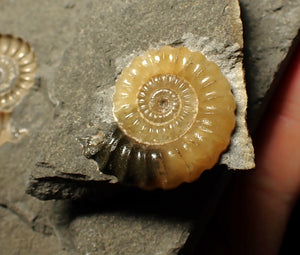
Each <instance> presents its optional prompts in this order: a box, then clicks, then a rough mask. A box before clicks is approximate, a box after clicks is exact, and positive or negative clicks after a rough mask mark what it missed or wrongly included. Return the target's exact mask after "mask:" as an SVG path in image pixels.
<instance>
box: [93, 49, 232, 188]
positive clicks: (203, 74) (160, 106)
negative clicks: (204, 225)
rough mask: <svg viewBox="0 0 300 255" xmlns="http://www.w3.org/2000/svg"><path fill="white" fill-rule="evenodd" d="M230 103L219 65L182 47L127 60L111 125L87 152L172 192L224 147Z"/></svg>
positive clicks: (107, 169) (124, 177) (107, 166)
mask: <svg viewBox="0 0 300 255" xmlns="http://www.w3.org/2000/svg"><path fill="white" fill-rule="evenodd" d="M235 108H236V104H235V100H234V96H233V94H232V92H231V86H230V84H229V82H228V81H227V79H226V78H225V77H224V75H223V74H222V73H221V71H220V69H219V67H218V66H217V65H216V64H215V63H213V62H211V61H208V60H207V59H206V58H205V57H204V56H203V55H202V54H201V53H199V52H192V51H190V50H189V49H187V48H185V47H179V48H172V47H170V46H165V47H163V48H161V49H158V50H157V49H152V50H149V51H147V52H146V53H144V54H143V55H141V56H138V57H136V58H135V59H133V61H132V62H131V64H130V65H129V66H128V67H126V68H124V69H123V71H122V74H121V77H120V78H119V79H118V80H117V82H116V84H115V94H114V96H113V113H112V114H113V115H114V119H115V124H114V125H112V128H111V130H110V131H109V132H107V133H106V134H105V136H104V137H103V138H102V139H101V141H100V142H99V143H98V145H97V146H98V149H97V150H96V151H97V153H96V154H95V155H93V156H92V157H93V158H94V159H95V160H96V161H97V162H98V165H99V168H100V170H101V171H102V172H103V173H106V174H111V175H114V176H116V177H117V178H118V180H119V181H120V182H121V183H124V184H129V185H134V186H138V187H140V188H142V189H147V190H151V189H155V188H162V189H172V188H175V187H177V186H179V185H180V184H181V183H183V182H188V183H189V182H193V181H195V180H196V179H197V178H199V176H200V175H201V173H202V172H203V171H204V170H206V169H210V168H212V167H213V166H214V165H215V164H216V163H217V162H218V161H219V158H220V155H221V154H222V153H223V152H224V151H225V150H226V149H227V147H228V146H229V144H230V140H231V134H232V132H233V130H234V127H235Z"/></svg>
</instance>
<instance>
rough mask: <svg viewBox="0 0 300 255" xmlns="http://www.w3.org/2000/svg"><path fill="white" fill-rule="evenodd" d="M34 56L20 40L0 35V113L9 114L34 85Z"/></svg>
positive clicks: (28, 47) (30, 49) (28, 46)
mask: <svg viewBox="0 0 300 255" xmlns="http://www.w3.org/2000/svg"><path fill="white" fill-rule="evenodd" d="M36 68H37V65H36V59H35V54H34V52H33V50H32V48H31V47H30V45H29V44H28V43H27V42H25V41H24V40H23V39H21V38H17V37H14V36H12V35H2V34H0V111H2V112H10V111H12V110H13V108H14V107H15V106H16V105H17V104H18V103H20V101H21V100H22V98H23V97H24V96H25V95H26V94H27V93H28V90H29V89H30V88H31V86H32V85H33V84H34V78H35V71H36Z"/></svg>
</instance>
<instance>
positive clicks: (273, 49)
mask: <svg viewBox="0 0 300 255" xmlns="http://www.w3.org/2000/svg"><path fill="white" fill-rule="evenodd" d="M240 3H241V10H242V18H243V24H244V38H245V70H246V81H247V90H248V95H249V109H248V124H249V126H250V128H251V129H254V128H255V127H256V126H257V124H258V121H259V117H258V116H261V113H262V107H263V106H264V105H263V104H264V98H265V95H266V94H267V93H268V92H269V90H270V87H271V85H272V83H273V81H274V79H275V77H276V75H277V74H278V71H279V68H280V67H281V64H282V62H283V61H284V60H285V58H286V57H287V54H288V52H289V49H290V48H291V46H292V44H293V40H294V39H295V38H296V36H297V34H298V33H299V29H300V15H299V13H300V0H261V1H251V0H240Z"/></svg>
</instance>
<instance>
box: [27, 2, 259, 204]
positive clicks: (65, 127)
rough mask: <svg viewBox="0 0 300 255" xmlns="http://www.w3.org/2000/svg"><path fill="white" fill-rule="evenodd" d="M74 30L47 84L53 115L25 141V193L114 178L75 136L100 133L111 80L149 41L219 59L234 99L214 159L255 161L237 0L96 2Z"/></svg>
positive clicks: (239, 164) (82, 189)
mask: <svg viewBox="0 0 300 255" xmlns="http://www.w3.org/2000/svg"><path fill="white" fill-rule="evenodd" d="M78 31H79V33H78V36H77V37H76V38H74V42H73V44H72V45H71V46H70V47H69V48H68V49H67V50H66V51H65V53H64V57H63V59H62V62H61V64H60V66H59V67H58V68H57V71H56V73H55V82H54V83H53V84H52V85H53V86H52V87H51V89H50V90H51V91H53V98H54V101H56V102H58V104H57V107H56V116H55V118H53V119H52V120H51V121H49V122H48V125H46V126H45V127H44V129H43V130H42V131H41V132H40V133H39V134H37V135H36V139H34V142H33V143H32V146H31V148H32V150H31V153H32V154H33V155H38V156H37V157H36V158H35V160H34V161H32V162H30V164H27V166H26V167H27V168H28V169H32V173H31V178H30V182H29V186H28V192H29V193H30V194H32V195H34V196H37V197H39V198H41V199H50V198H78V197H80V196H81V195H82V194H84V193H86V192H87V189H88V185H90V183H91V182H98V183H99V185H107V183H115V182H117V180H116V178H114V177H113V176H107V175H104V174H101V173H100V172H99V169H98V165H97V164H96V163H95V161H93V160H90V159H86V158H85V157H84V156H83V154H82V147H81V141H82V139H83V138H85V137H87V136H91V135H96V134H97V133H99V132H102V131H103V132H104V133H105V132H106V131H107V129H109V127H110V126H111V125H112V123H113V122H114V120H113V117H112V94H113V91H114V89H113V87H114V83H115V80H116V78H117V76H118V74H119V73H120V71H121V70H122V69H123V68H124V67H125V66H126V65H127V64H128V62H130V60H131V59H132V58H133V57H135V56H137V55H139V54H141V53H143V52H145V51H146V50H148V49H149V48H157V47H160V46H163V45H168V44H169V45H184V46H186V47H188V48H190V49H191V50H197V51H200V52H202V53H203V54H205V55H206V56H207V58H208V59H209V60H213V61H215V62H217V64H218V65H219V66H220V68H221V71H222V72H223V73H224V75H225V76H226V77H227V78H228V80H229V81H230V83H231V85H232V89H233V93H234V96H235V97H236V101H237V105H238V106H237V117H236V119H237V127H236V130H235V133H234V135H233V137H232V144H231V146H230V148H229V150H228V152H226V153H225V154H224V155H223V156H222V158H221V163H224V164H227V165H228V166H229V168H233V169H249V168H253V167H254V155H253V147H252V144H251V139H250V137H249V136H248V131H247V128H246V122H245V114H246V106H247V96H246V92H245V83H244V80H243V75H244V73H243V69H242V49H243V39H242V23H241V20H240V9H239V5H238V1H214V2H212V1H194V2H185V1H184V2H183V1H175V0H174V1H156V2H152V1H128V2H124V1H117V0H116V1H110V2H109V3H108V2H101V5H100V4H96V2H95V3H94V6H93V8H91V10H90V13H89V18H88V19H86V20H83V21H82V23H81V26H80V28H79V29H78ZM100 181H102V182H100ZM101 183H102V184H101ZM76 185H77V186H78V189H77V190H76ZM102 195H104V194H103V193H102V194H101V196H102Z"/></svg>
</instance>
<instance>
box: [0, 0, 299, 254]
mask: <svg viewBox="0 0 300 255" xmlns="http://www.w3.org/2000/svg"><path fill="white" fill-rule="evenodd" d="M164 2H166V3H165V4H163V6H161V7H160V8H159V11H161V12H164V13H167V12H168V11H169V9H171V8H175V9H176V8H177V6H171V4H169V3H167V1H164ZM240 2H241V4H242V17H243V22H244V29H245V40H246V41H245V46H246V49H245V55H246V63H245V67H246V78H247V84H248V89H249V93H250V103H251V104H250V109H249V110H250V112H249V115H250V117H251V116H255V115H256V113H257V109H258V108H259V106H260V103H261V101H262V98H263V97H264V94H265V92H266V91H267V90H268V88H269V87H270V84H271V83H272V80H273V78H274V76H275V73H276V72H277V70H278V67H279V65H280V63H281V62H282V60H283V59H284V58H285V56H286V54H287V51H288V49H289V47H290V46H291V43H292V40H293V38H294V37H295V36H296V34H297V31H298V29H299V24H300V17H299V15H298V14H299V8H300V1H299V0H288V1H286V0H262V1H251V0H241V1H240ZM224 3H225V2H224ZM186 4H189V3H186ZM182 5H185V3H182ZM126 6H131V8H129V7H128V8H127V11H128V12H130V13H133V12H134V10H131V9H134V1H126V2H125V1H124V3H122V4H120V5H119V8H121V9H122V8H125V7H126ZM101 8H104V6H103V5H102V1H96V0H95V1H76V2H75V1H70V0H65V1H59V0H57V1H56V0H55V1H48V2H46V1H43V2H42V1H35V0H25V1H7V0H0V14H1V15H0V32H1V33H13V34H15V35H19V36H21V37H23V38H24V39H26V40H28V41H30V42H31V44H32V45H33V47H34V48H35V50H36V53H37V55H38V62H39V72H38V76H39V79H38V80H37V83H36V86H35V87H34V89H32V91H31V93H30V94H29V95H28V97H26V99H25V100H24V101H23V103H22V105H20V107H18V109H17V110H16V111H15V112H14V115H13V122H14V123H13V124H14V126H15V127H16V128H17V129H18V128H19V129H22V128H26V129H28V131H29V133H28V135H27V136H25V137H24V139H23V140H22V141H21V142H20V143H19V144H5V145H4V146H2V147H0V185H1V189H0V207H1V208H0V219H1V228H0V229H1V231H0V235H1V237H0V240H1V241H0V253H1V254H14V253H16V254H57V253H58V252H59V247H58V245H57V241H56V237H57V238H58V239H59V242H60V244H61V247H62V248H64V249H65V251H61V254H74V253H75V250H79V251H80V253H81V254H86V253H88V252H90V254H99V252H98V250H102V249H103V250H105V251H106V252H107V254H109V253H108V252H112V251H120V253H121V252H122V251H121V250H119V249H120V246H121V247H123V248H124V251H125V250H126V251H131V249H132V250H133V249H134V250H135V251H140V249H141V248H142V246H143V245H147V244H148V242H147V243H146V244H145V243H144V241H143V240H140V241H138V240H137V239H135V243H131V244H130V245H128V242H130V241H131V240H133V239H131V237H133V236H134V235H135V234H136V233H133V232H131V231H128V229H124V228H122V227H126V226H128V222H130V223H132V225H133V230H135V231H136V232H137V233H140V235H141V236H142V237H143V238H149V239H148V241H149V243H151V242H152V244H155V245H157V247H159V249H161V247H162V246H164V249H161V251H163V252H165V251H167V252H173V254H174V253H175V254H176V250H177V249H178V247H181V246H182V244H183V243H184V242H185V240H186V237H187V235H188V233H189V230H190V227H189V226H190V223H191V222H192V221H193V219H195V218H197V216H196V215H198V216H199V215H201V217H202V216H203V218H202V221H201V222H200V224H199V226H200V227H199V229H197V231H196V232H201V231H203V228H204V227H205V223H206V222H207V221H208V220H209V215H210V213H209V212H210V211H211V210H213V208H214V204H215V203H216V202H215V201H214V202H212V204H211V205H208V204H209V203H208V201H207V199H205V198H202V197H203V196H204V195H206V196H208V197H218V196H217V195H216V194H215V193H216V192H215V193H214V192H213V194H211V193H209V192H211V189H209V190H207V189H205V187H203V189H202V190H199V188H198V186H199V185H198V184H201V185H200V186H204V185H203V184H204V183H202V182H201V180H200V183H198V182H197V183H195V186H193V187H188V188H187V189H186V188H185V187H184V188H183V191H182V190H179V191H177V193H176V192H175V193H171V194H170V193H168V194H165V195H164V194H161V193H158V194H155V195H151V196H150V197H149V194H147V193H146V194H145V193H143V192H142V193H136V192H135V191H128V192H126V193H124V190H122V189H121V190H119V188H113V189H112V188H111V187H110V185H109V184H107V186H106V185H102V186H101V188H100V187H99V185H97V181H98V180H100V179H97V178H98V176H99V175H98V172H97V171H94V170H91V169H94V168H95V165H94V163H93V162H92V161H88V162H87V160H86V159H85V158H83V157H81V156H78V157H76V155H81V154H80V153H81V150H80V148H79V147H78V141H76V139H66V137H68V136H70V134H71V136H73V135H74V134H75V133H76V128H77V127H78V125H79V124H78V122H80V123H82V122H83V121H84V120H82V119H81V118H82V116H80V115H78V116H74V115H73V116H67V115H66V114H65V111H66V110H65V107H66V103H67V104H69V105H70V104H71V103H72V102H71V100H70V99H69V100H67V101H66V102H64V100H62V99H61V96H60V95H57V93H56V92H57V91H56V89H57V87H59V86H62V84H55V83H54V81H55V80H56V81H57V80H58V79H62V76H63V75H70V74H71V73H72V76H71V77H65V78H64V79H65V80H68V79H69V80H70V81H72V82H74V83H75V84H76V81H77V80H78V81H79V78H80V79H81V81H82V78H83V77H84V78H85V80H84V81H83V83H84V84H85V83H87V82H89V81H90V79H89V76H90V75H91V72H93V73H94V72H95V70H96V69H99V70H101V69H103V71H106V70H108V69H109V70H110V71H109V73H110V75H111V77H110V78H109V79H107V80H105V81H103V80H102V79H103V77H102V76H101V75H100V73H101V72H99V73H98V74H97V75H98V77H95V80H94V83H93V84H92V86H94V87H95V88H100V87H101V86H103V84H104V85H105V84H106V85H107V84H113V81H114V79H115V77H116V75H117V72H118V71H120V70H117V71H116V73H114V72H113V73H111V68H112V69H113V70H115V68H113V67H108V66H109V65H112V66H114V65H115V66H118V65H120V67H121V66H122V65H124V64H126V63H125V62H126V61H124V60H123V61H124V63H123V64H118V63H119V62H118V61H120V60H121V59H124V58H122V57H121V58H120V59H119V60H118V61H117V62H114V61H113V60H112V59H110V58H105V59H102V60H97V59H95V58H96V56H97V54H99V53H98V51H99V49H101V47H102V46H101V45H100V41H99V42H96V41H93V40H90V39H89V38H87V40H88V43H87V44H83V45H80V47H81V48H83V47H84V46H86V47H87V50H90V53H89V55H88V56H92V58H91V59H93V61H94V63H99V62H100V61H103V63H104V65H103V66H102V65H100V66H99V65H97V64H94V63H93V62H92V61H91V60H90V61H87V62H86V63H79V62H80V56H77V55H76V54H75V53H74V52H70V51H71V50H74V48H72V47H71V48H70V47H69V46H70V45H76V43H79V41H80V37H81V36H82V34H83V33H88V31H85V30H91V29H92V28H88V27H84V26H83V25H82V24H87V20H90V19H91V22H93V24H94V27H95V26H97V25H101V22H99V23H100V24H97V23H96V22H97V21H98V20H99V19H100V18H101V16H100V14H101V13H102V12H101V11H98V9H101ZM107 8H108V10H109V11H111V12H112V8H114V7H113V5H109V6H107ZM156 8H157V7H156ZM152 9H155V8H154V7H153V8H152ZM122 10H123V9H122ZM127 11H126V12H127ZM95 13H98V16H97V15H95ZM187 13H189V14H190V15H191V16H193V15H196V16H195V17H197V15H199V12H196V10H195V9H194V7H193V8H190V9H189V10H188V11H187ZM124 15H125V11H123V12H121V15H120V16H118V15H115V14H114V15H112V17H111V19H112V20H115V19H118V18H117V17H119V19H120V20H122V19H123V18H124ZM85 16H86V17H87V18H84V17H85ZM140 16H142V17H143V18H144V19H145V22H146V21H149V20H150V16H151V14H150V13H141V14H140ZM102 17H103V16H102ZM208 18H209V19H210V18H211V17H208ZM124 24H125V23H124ZM191 26H192V27H194V26H195V25H193V24H191ZM106 29H107V32H106V35H109V30H108V27H107V28H106ZM122 29H123V30H124V33H126V32H127V31H128V30H129V29H130V27H125V25H124V26H122ZM194 29H195V31H196V32H197V31H198V32H199V29H198V28H197V27H194ZM214 29H215V28H214V27H209V28H208V30H210V31H214ZM169 30H171V31H172V32H173V33H176V32H177V27H176V26H174V27H170V28H169ZM112 32H114V31H112ZM146 32H147V33H149V34H150V33H151V32H152V30H151V29H150V28H149V30H147V31H146ZM147 33H145V34H146V38H140V37H139V35H138V34H137V37H136V39H135V41H134V43H131V42H130V41H129V40H128V38H127V37H125V41H124V43H125V44H126V45H130V44H132V45H131V46H130V47H131V48H132V49H136V45H140V46H139V47H140V48H139V50H140V51H142V50H144V49H146V48H147V47H146V46H148V41H147V38H148V39H149V37H148V35H147ZM196 34H197V33H196ZM77 36H78V37H79V38H77ZM96 36H98V37H99V38H101V40H104V39H105V43H107V44H109V45H111V44H113V42H112V41H111V37H110V36H107V37H106V38H104V39H103V37H104V36H103V35H102V36H101V35H99V34H98V35H96ZM169 40H170V38H165V42H169ZM91 41H92V42H91ZM140 42H141V44H139V43H140ZM142 42H144V44H143V43H142ZM145 42H147V44H146V43H145ZM82 43H83V42H82ZM176 43H182V42H180V41H177V42H175V44H176ZM153 46H157V44H155V43H154V44H153ZM128 47H129V46H128ZM66 48H68V50H67V51H66V52H65V49H66ZM117 48H118V47H117ZM117 48H113V49H112V53H111V54H112V55H116V53H117V51H118V50H119V49H117ZM75 50H76V49H75ZM131 53H132V51H130V50H128V51H127V52H123V55H122V56H129V59H130V58H131V57H132V56H131V55H130V54H131ZM134 54H138V52H135V53H134ZM63 55H64V60H63V61H64V62H63V63H67V62H68V61H74V62H75V63H77V64H78V63H79V66H78V69H76V70H77V71H78V70H80V67H82V72H80V71H78V72H72V71H71V70H69V71H68V72H66V73H65V74H64V73H62V72H60V71H57V70H56V69H57V68H58V67H59V66H60V63H61V59H62V57H63ZM104 55H105V56H108V55H109V54H108V53H106V54H104ZM129 59H128V61H129ZM121 62H122V61H121ZM105 63H107V64H105ZM59 68H60V67H59ZM70 68H71V67H70ZM83 70H87V72H83ZM57 73H60V77H56V75H57ZM97 78H98V79H97ZM101 80H102V82H100V81H101ZM69 85H70V86H68V89H69V88H70V87H71V83H70V84H69ZM76 86H79V85H76ZM68 93H69V91H68ZM72 93H76V92H72ZM72 93H70V94H69V95H74V94H72ZM102 93H105V92H102ZM99 94H100V95H101V92H100V93H99ZM83 95H85V93H83ZM102 98H103V100H105V99H106V97H105V94H104V96H103V97H102ZM86 100H87V101H88V100H91V98H88V97H87V96H86ZM75 105H76V102H74V111H75V112H77V113H80V112H82V111H83V110H87V109H88V107H87V106H84V105H83V106H81V107H83V109H79V107H78V106H77V107H76V106H75ZM95 106H96V104H95ZM68 107H69V106H67V108H68ZM103 111H104V110H103ZM90 117H91V115H87V116H85V117H84V118H86V119H90ZM74 120H75V121H74ZM59 121H60V122H62V123H60V124H58V122H59ZM72 121H74V122H73V123H72ZM54 122H55V123H56V126H55V128H52V125H53V123H54ZM253 122H255V118H253V117H251V123H253ZM66 123H69V124H68V125H67V126H66ZM70 123H71V124H70ZM86 123H88V122H86ZM60 127H61V129H59V128H60ZM56 129H57V130H64V131H61V132H57V130H56ZM46 131H47V132H46ZM91 131H92V129H91V128H90V127H89V125H88V130H87V131H86V133H85V134H83V135H89V134H90V132H91ZM95 132H96V130H95ZM76 135H77V134H76ZM76 135H75V137H74V136H73V137H74V138H76ZM80 135H82V134H80ZM54 137H56V138H55V139H56V140H54ZM37 140H39V141H40V142H39V147H38V148H36V149H34V148H31V147H32V146H36V144H37V143H36V142H37ZM41 141H43V142H41ZM62 145H65V146H64V148H63V147H62ZM55 146H56V147H55ZM49 147H52V148H56V150H52V151H51V153H53V154H56V155H51V157H53V158H59V160H57V161H55V162H50V163H51V164H49V161H47V159H48V158H47V157H45V156H43V155H45V154H44V151H47V150H48V148H49ZM68 148H73V149H74V148H76V149H75V151H74V153H75V154H71V153H70V151H68ZM62 155H64V156H63V157H62ZM75 157H76V160H75ZM63 165H68V168H57V166H63ZM33 166H37V168H38V169H41V171H35V177H36V178H37V181H36V182H31V186H30V189H31V192H32V193H34V194H35V195H36V196H38V197H40V198H43V199H50V198H54V197H57V198H78V197H82V196H85V197H86V196H88V195H89V196H91V197H93V198H95V197H101V198H102V201H100V202H99V201H91V202H89V203H88V204H76V205H72V206H71V207H69V206H67V208H65V207H66V205H65V203H64V202H62V203H55V204H54V205H53V202H52V201H49V202H46V203H45V202H41V201H38V200H37V199H34V198H32V197H30V196H28V195H26V194H25V185H26V183H27V180H28V177H29V173H30V171H31V170H32V169H33ZM34 168H36V167H34ZM45 169H46V170H47V169H48V171H45ZM70 170H72V172H71V173H70ZM73 170H74V171H73ZM81 170H83V171H85V174H86V175H81V172H82V171H81ZM45 173H47V174H45ZM216 173H218V172H216ZM216 173H215V172H214V171H211V173H206V176H209V175H211V176H210V178H209V179H207V177H203V178H201V179H202V180H203V182H207V183H210V182H211V181H212V180H215V181H216V180H218V181H217V182H216V184H215V186H214V187H213V188H212V190H215V191H216V190H217V189H216V187H218V186H219V185H218V184H220V183H223V181H221V180H219V179H218V178H220V176H222V174H216ZM215 175H216V176H215ZM101 178H106V177H103V176H102V177H101ZM223 178H224V176H223ZM225 179H226V178H225ZM109 180H110V178H108V181H109ZM112 181H114V180H112ZM218 188H220V187H218ZM195 189H196V191H197V192H195ZM220 190H222V189H221V188H220ZM120 194H123V195H122V196H120ZM177 195H179V196H180V197H181V199H180V201H181V202H180V203H179V204H180V205H182V208H183V209H180V207H179V206H174V204H176V203H178V196H177ZM185 195H186V196H185ZM145 196H146V197H147V198H146V199H145ZM162 196H163V198H162ZM116 197H119V198H120V199H116ZM131 197H132V199H129V198H131ZM186 197H190V199H188V200H187V201H185V200H186ZM120 200H121V201H120ZM107 201H110V203H111V204H109V203H108V202H107ZM167 201H171V202H167ZM172 201H173V202H172ZM183 201H184V202H183ZM118 204H119V206H118ZM191 205H197V206H196V208H195V207H194V206H191ZM204 205H208V207H209V208H212V209H207V212H206V213H205V211H206V210H203V207H204ZM189 206H190V207H189ZM124 207H125V209H124ZM51 208H54V209H53V212H52V213H51V214H50V216H49V215H48V214H49V211H51ZM83 208H89V209H86V210H84V209H83ZM153 208H157V211H153ZM204 208H206V207H204ZM181 210H183V211H185V213H178V214H172V212H173V213H174V212H177V211H179V212H180V211H181ZM77 211H79V212H78V213H76V212H77ZM69 214H71V215H69ZM170 215H172V216H170ZM48 216H49V217H50V219H49V218H48ZM89 216H90V217H89ZM207 217H208V218H207ZM89 218H91V220H90V221H89ZM92 223H94V225H92ZM109 223H111V225H110V224H109ZM119 223H120V224H119ZM152 223H153V228H152V227H151V225H152ZM117 225H118V226H121V228H120V229H122V230H124V232H122V231H120V232H118V231H117V230H116V227H115V230H114V231H113V232H112V234H111V235H110V234H109V231H110V230H111V228H110V227H113V226H117ZM69 228H71V230H72V235H73V236H72V235H71V234H70V233H71V232H70V230H69ZM161 230H163V231H165V232H164V233H166V234H167V235H166V239H163V236H162V240H159V241H158V240H157V239H156V237H155V236H153V235H152V234H153V233H156V231H157V233H160V234H161V233H162V232H160V231H161ZM101 233H102V234H103V236H101V235H100V234H101ZM125 233H126V235H127V236H128V238H126V239H124V237H123V236H122V235H123V234H125ZM148 233H149V236H148ZM151 233H152V234H151ZM55 235H56V237H55ZM131 235H133V236H131ZM24 236H26V239H24ZM99 236H101V240H102V238H103V239H104V240H106V241H109V240H108V239H110V238H114V240H116V242H112V241H111V240H110V242H108V243H107V244H103V243H101V241H99V240H100V238H99ZM97 238H99V239H97ZM170 238H171V239H172V240H170ZM16 240H18V241H17V242H16ZM96 241H97V243H96ZM164 242H165V243H164ZM163 244H165V245H163ZM102 245H104V247H103V246H102ZM135 245H136V246H135ZM117 246H118V247H117ZM171 246H172V247H171ZM135 247H136V249H135ZM147 247H149V246H147ZM149 249H150V248H149ZM149 251H151V252H152V251H153V250H149ZM97 252H98V253H97ZM121 254H122V253H121ZM139 254H140V253H139ZM144 254H147V253H145V252H144ZM150 254H153V253H150ZM162 254H168V253H162ZM169 254H172V253H169ZM187 254H189V253H187Z"/></svg>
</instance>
